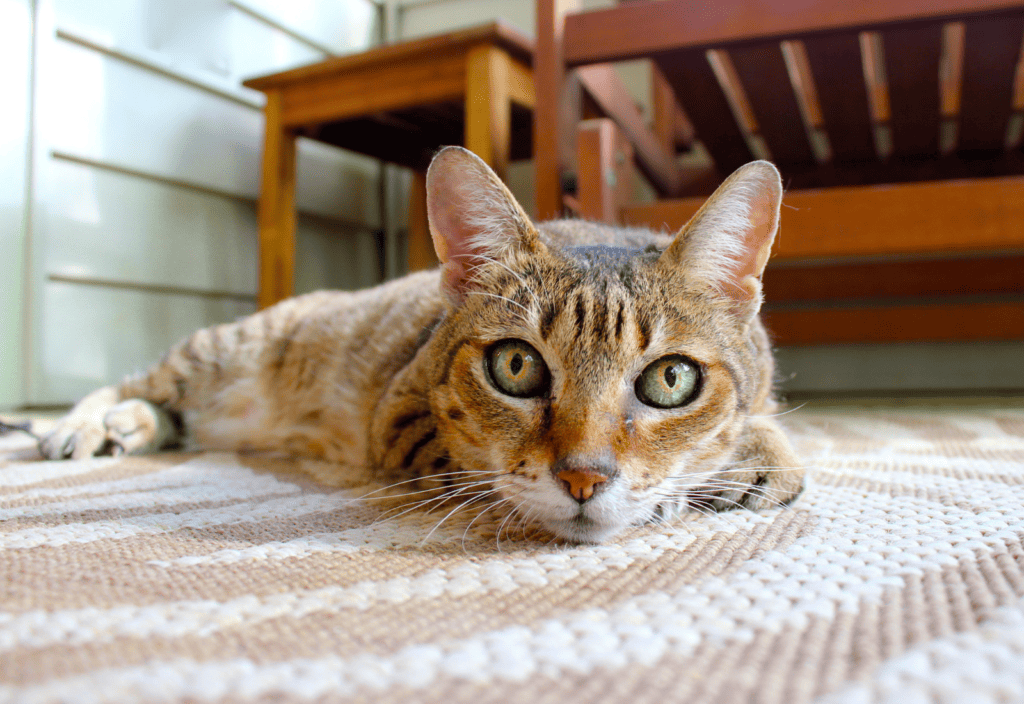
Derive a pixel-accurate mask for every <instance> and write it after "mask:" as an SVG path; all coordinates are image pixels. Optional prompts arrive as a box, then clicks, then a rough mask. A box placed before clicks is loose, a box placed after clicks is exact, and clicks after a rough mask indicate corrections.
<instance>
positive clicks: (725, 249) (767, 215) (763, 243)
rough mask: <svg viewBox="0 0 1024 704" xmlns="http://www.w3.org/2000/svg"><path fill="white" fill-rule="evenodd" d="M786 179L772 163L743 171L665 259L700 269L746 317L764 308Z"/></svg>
mask: <svg viewBox="0 0 1024 704" xmlns="http://www.w3.org/2000/svg"><path fill="white" fill-rule="evenodd" d="M781 206H782V179H781V178H780V177H779V172H778V169H776V168H775V167H774V166H773V165H772V164H770V163H768V162H767V161H754V162H751V163H749V164H746V165H745V166H741V167H740V168H739V169H737V170H736V171H735V172H734V173H733V174H732V176H730V177H729V178H728V179H726V180H725V182H724V183H723V184H722V185H721V186H719V187H718V190H716V191H715V192H714V194H713V195H712V196H711V197H710V198H708V200H707V201H706V202H705V203H704V205H703V206H702V207H701V209H700V210H698V211H697V214H696V215H694V216H693V217H692V218H691V219H690V222H688V223H687V224H686V226H685V227H683V229H682V230H681V231H680V232H679V234H678V235H676V238H675V240H673V242H672V244H671V245H670V246H669V248H668V249H666V250H665V253H664V254H662V255H661V259H660V260H659V261H660V262H663V263H664V264H666V265H669V266H672V267H674V268H685V270H686V271H688V272H694V273H695V274H696V275H697V276H698V277H700V278H702V279H704V280H705V281H707V282H708V283H710V284H711V285H712V286H714V287H715V288H716V289H718V290H719V291H720V292H721V293H723V294H725V295H726V296H728V297H729V298H731V299H732V301H733V304H734V306H733V307H734V309H735V310H736V312H737V314H739V315H741V316H750V317H752V316H753V315H754V314H756V313H757V312H758V310H759V309H760V307H761V274H762V273H764V267H765V264H767V263H768V255H769V254H770V253H771V249H772V243H773V242H774V241H775V235H776V233H777V232H778V230H779V209H780V208H781Z"/></svg>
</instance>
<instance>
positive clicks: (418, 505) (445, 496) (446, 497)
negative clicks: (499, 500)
mask: <svg viewBox="0 0 1024 704" xmlns="http://www.w3.org/2000/svg"><path fill="white" fill-rule="evenodd" d="M471 488H473V487H464V488H463V489H462V490H460V491H458V492H444V493H442V494H441V495H440V496H435V497H433V498H430V499H423V500H421V501H416V502H413V503H412V504H409V505H403V506H398V507H396V508H393V509H389V510H388V511H385V512H384V513H382V514H381V515H380V516H379V517H378V518H377V520H376V521H374V523H377V522H379V521H382V520H394V519H396V518H399V517H401V516H404V515H405V514H407V513H410V512H412V511H416V510H418V509H422V508H423V507H425V506H429V505H430V504H437V505H441V504H442V503H444V502H445V501H450V500H451V499H452V498H454V497H455V496H458V495H460V494H465V493H466V492H467V491H468V490H469V489H471ZM491 491H492V489H485V490H483V491H477V492H474V493H473V495H474V496H476V497H480V496H486V495H487V494H489V493H491ZM434 508H435V507H431V508H430V509H428V510H427V511H426V513H430V512H431V511H433V510H434ZM399 509H405V510H404V511H401V512H400V513H398V514H395V515H393V516H389V515H388V514H390V513H392V512H393V511H398V510H399Z"/></svg>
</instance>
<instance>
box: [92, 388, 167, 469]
mask: <svg viewBox="0 0 1024 704" xmlns="http://www.w3.org/2000/svg"><path fill="white" fill-rule="evenodd" d="M103 425H104V427H105V429H106V438H107V440H108V441H109V442H110V443H111V446H112V451H113V453H114V454H121V453H126V454H129V455H134V454H142V453H146V452H156V451H157V450H159V449H160V448H161V447H164V446H165V445H166V444H168V443H169V442H170V441H171V440H173V439H174V435H175V427H174V423H173V421H172V420H171V417H170V415H168V413H167V411H165V410H163V409H162V408H158V407H157V406H154V405H153V404H151V403H149V402H148V401H143V400H142V399H137V398H133V399H128V400H127V401H122V402H121V403H119V404H117V405H116V406H114V407H113V408H111V409H110V410H109V411H108V412H107V414H106V415H105V416H104V417H103Z"/></svg>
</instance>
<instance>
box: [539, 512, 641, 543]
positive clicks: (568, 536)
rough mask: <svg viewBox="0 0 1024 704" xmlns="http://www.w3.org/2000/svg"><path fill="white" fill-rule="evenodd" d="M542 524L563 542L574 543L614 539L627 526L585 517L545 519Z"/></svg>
mask: <svg viewBox="0 0 1024 704" xmlns="http://www.w3.org/2000/svg"><path fill="white" fill-rule="evenodd" d="M542 524H543V526H544V527H545V528H547V529H548V530H549V531H551V532H552V533H554V534H555V535H557V536H558V537H559V538H562V539H563V540H568V541H569V542H573V543H600V542H603V541H605V540H608V539H609V538H611V537H614V536H615V535H616V534H618V533H620V532H621V531H622V530H623V529H624V528H625V527H626V526H625V525H624V524H622V523H618V522H616V523H605V522H602V521H595V520H594V519H593V518H588V517H587V516H583V515H576V516H573V517H572V518H566V519H551V518H548V519H544V520H543V521H542Z"/></svg>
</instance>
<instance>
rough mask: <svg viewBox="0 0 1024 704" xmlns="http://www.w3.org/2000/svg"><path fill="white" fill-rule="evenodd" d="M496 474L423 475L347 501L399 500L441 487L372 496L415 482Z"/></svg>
mask: <svg viewBox="0 0 1024 704" xmlns="http://www.w3.org/2000/svg"><path fill="white" fill-rule="evenodd" d="M497 474H501V473H500V472H497V471H490V470H487V471H484V470H480V471H475V472H465V471H461V470H460V471H457V472H446V473H444V474H428V475H425V476H422V477H416V478H414V479H407V480H405V481H402V482H395V483H394V484H388V485H387V486H382V487H381V488H380V489H374V490H373V491H371V492H368V493H366V494H363V495H361V496H357V497H355V498H353V499H349V501H350V502H351V503H355V502H358V501H363V500H366V499H371V500H379V499H395V498H399V497H402V496H415V495H416V494H422V493H424V492H427V491H438V490H441V489H442V487H431V488H429V489H421V490H419V491H412V492H409V493H406V494H383V495H382V496H374V494H380V493H381V492H384V491H389V490H391V489H394V488H395V487H398V486H402V485H403V484H412V483H415V482H419V481H424V480H429V479H439V480H444V479H446V478H451V477H470V476H494V475H497ZM460 485H461V484H460Z"/></svg>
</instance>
